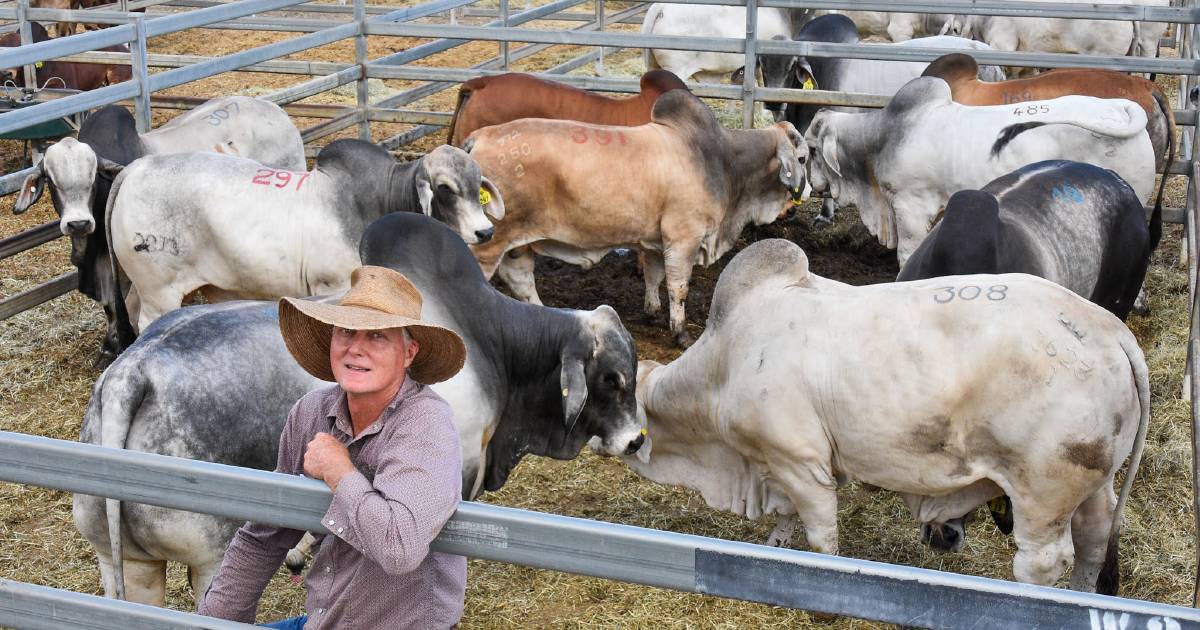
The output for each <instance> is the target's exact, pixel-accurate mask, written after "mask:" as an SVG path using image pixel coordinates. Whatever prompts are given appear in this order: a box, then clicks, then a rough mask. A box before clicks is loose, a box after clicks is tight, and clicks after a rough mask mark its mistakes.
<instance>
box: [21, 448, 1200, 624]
mask: <svg viewBox="0 0 1200 630" xmlns="http://www.w3.org/2000/svg"><path fill="white" fill-rule="evenodd" d="M0 479H2V480H5V481H11V482H16V483H23V484H27V485H35V486H41V487H46V488H55V489H58V490H63V491H67V492H77V493H83V494H91V495H95V496H102V497H111V498H115V499H121V500H124V501H133V502H138V503H148V504H152V505H159V506H163V507H167V508H174V509H181V510H189V511H195V512H203V513H207V514H214V515H217V516H223V517H226V518H231V519H235V520H238V521H246V520H250V521H257V522H263V523H273V524H276V525H281V526H284V527H292V528H296V529H304V530H308V531H314V532H326V531H327V530H326V529H325V528H324V525H322V523H321V517H322V515H323V514H324V513H325V511H326V509H327V508H328V506H329V502H330V498H331V493H330V491H329V489H328V488H327V487H326V486H325V484H323V483H321V482H319V481H316V480H313V479H307V478H304V477H300V476H291V475H281V474H277V473H272V472H265V471H260V470H250V469H245V468H236V467H232V466H225V465H221V464H213V463H208V462H198V461H192V460H187V459H179V458H175V457H165V456H162V455H154V454H150V453H142V452H138V451H127V450H123V449H113V448H106V447H102V446H96V445H92V444H80V443H77V442H70V441H66V440H54V439H50V438H43V437H37V436H30V435H23V434H20V433H8V432H0ZM913 544H918V543H917V542H916V541H915V540H914V541H913ZM433 549H434V550H436V551H441V552H445V553H454V554H460V555H465V556H471V557H475V558H483V559H487V560H495V561H500V562H509V563H514V564H520V565H524V566H530V567H536V568H540V569H549V570H554V571H563V572H567V573H574V574H578V575H589V576H593V577H601V578H606V579H613V580H620V581H623V582H631V583H636V584H646V585H649V586H656V587H660V588H668V589H674V590H679V591H685V592H691V593H701V594H705V595H714V596H718V597H727V598H734V599H743V600H748V601H755V602H761V603H766V604H771V605H776V606H786V607H789V608H801V609H805V610H814V611H818V612H823V613H830V614H836V615H845V616H851V617H859V618H863V619H872V620H877V621H884V622H889V623H897V624H902V625H905V626H915V627H923V628H955V629H957V628H970V627H986V628H1020V629H1021V630H1027V629H1028V628H1035V627H1038V628H1096V629H1099V630H1104V629H1106V628H1109V627H1112V628H1114V629H1115V628H1120V629H1133V628H1139V629H1140V628H1147V629H1150V628H1154V629H1158V630H1165V629H1168V628H1170V629H1183V628H1200V611H1198V610H1195V609H1190V608H1182V607H1179V606H1170V605H1166V604H1159V603H1154V602H1145V601H1139V600H1132V599H1122V598H1117V597H1106V596H1102V595H1095V594H1089V593H1077V592H1073V591H1066V590H1062V589H1056V588H1049V587H1041V586H1032V585H1029V584H1019V583H1015V582H1007V581H1003V580H994V579H988V578H980V577H973V576H967V575H959V574H954V573H945V572H941V571H932V570H928V569H919V568H915V567H907V566H896V565H890V564H884V563H880V562H871V561H867V560H856V559H853V558H844V557H837V556H827V555H822V554H817V553H810V552H804V551H794V550H790V549H779V548H775V547H766V546H762V545H753V544H749V543H741V542H731V541H725V540H717V539H713V538H704V537H701V536H691V535H686V534H676V533H673V532H664V531H658V530H653V529H645V528H641V527H632V526H629V525H618V524H612V523H604V522H599V521H590V520H585V519H579V518H571V517H565V516H556V515H552V514H543V513H539V512H532V511H528V510H518V509H513V508H506V507H499V506H494V505H486V504H482V503H471V502H464V503H462V504H460V506H459V508H458V511H457V512H456V513H455V515H454V517H453V518H452V519H451V520H450V522H449V523H447V524H446V526H445V527H444V528H443V529H442V532H441V534H439V535H438V538H437V540H436V541H435V542H434V544H433ZM47 595H48V596H49V597H53V594H47ZM164 614H176V613H167V612H165V611H164ZM4 615H5V611H4V609H3V608H2V607H0V625H8V624H10V623H11V620H10V619H7V618H5V617H4ZM86 622H87V620H86V619H83V620H82V623H86ZM57 627H58V628H72V627H84V626H71V625H65V624H64V625H60V626H57ZM86 627H93V626H86Z"/></svg>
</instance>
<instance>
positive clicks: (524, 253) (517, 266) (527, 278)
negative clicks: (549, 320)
mask: <svg viewBox="0 0 1200 630" xmlns="http://www.w3.org/2000/svg"><path fill="white" fill-rule="evenodd" d="M534 262H535V258H534V256H533V252H531V251H530V250H529V248H528V247H521V248H518V249H514V250H513V251H511V252H509V253H508V254H507V255H506V256H504V257H503V258H501V260H500V266H499V267H498V268H497V269H496V274H497V275H499V276H500V279H501V280H503V281H504V284H506V285H508V288H509V290H510V291H512V294H513V297H515V298H517V299H518V300H521V301H522V302H529V303H530V304H537V305H539V306H540V305H541V304H542V299H541V298H540V297H538V293H537V280H536V279H535V278H534V276H533V265H534Z"/></svg>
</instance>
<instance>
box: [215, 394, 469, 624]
mask: <svg viewBox="0 0 1200 630" xmlns="http://www.w3.org/2000/svg"><path fill="white" fill-rule="evenodd" d="M321 432H327V433H330V434H332V435H333V436H334V437H336V438H337V439H338V440H339V441H340V442H341V443H343V444H345V445H346V446H347V447H348V448H349V450H350V459H351V460H352V461H353V462H354V466H355V468H357V469H358V471H357V472H352V473H349V474H347V475H345V476H344V477H342V479H341V481H340V482H339V483H338V488H337V491H336V492H334V493H333V502H332V503H331V504H330V506H329V511H328V512H326V513H325V516H324V517H322V519H321V521H322V522H323V523H324V524H325V527H326V528H328V529H329V531H330V532H332V535H325V536H321V535H318V536H317V540H318V545H319V548H318V549H317V551H316V553H315V555H314V557H313V563H312V568H311V569H310V570H309V572H308V576H307V578H306V585H307V587H308V598H307V599H306V600H305V603H304V609H305V612H306V613H307V614H308V623H307V624H306V625H305V626H304V627H305V630H327V629H328V630H332V629H334V628H360V629H362V630H369V629H372V628H381V629H391V628H421V629H425V628H448V627H450V626H453V625H454V624H456V623H458V620H459V618H461V617H462V612H463V599H464V597H465V593H466V584H467V559H466V558H465V557H463V556H457V555H451V554H444V553H430V551H429V544H430V543H431V542H432V541H433V539H434V538H435V537H436V536H437V534H438V532H440V531H441V529H442V525H444V524H445V523H446V521H447V520H448V519H449V518H450V516H451V515H453V514H454V510H455V508H456V507H457V506H458V500H459V497H460V494H461V492H462V472H461V470H462V455H461V452H460V448H459V442H458V431H457V430H456V429H455V426H454V415H453V412H452V411H451V410H450V405H449V404H447V403H446V401H445V400H443V399H442V398H441V397H440V396H438V395H437V394H436V393H434V391H433V390H432V389H430V388H428V387H426V386H424V385H421V384H419V383H417V382H416V381H414V380H412V379H411V378H409V379H405V382H404V385H403V387H401V388H400V392H399V393H398V394H397V395H396V398H395V399H394V400H393V401H392V402H391V403H390V404H389V405H388V407H387V408H386V409H385V410H384V411H383V413H382V414H381V415H380V416H379V418H378V419H377V420H376V421H375V422H374V423H372V424H371V426H369V427H367V428H366V429H364V430H363V431H362V433H360V434H359V435H358V437H352V434H353V431H352V429H351V424H350V413H349V411H348V409H347V407H346V394H345V392H344V391H342V388H341V387H338V386H336V385H334V386H331V387H327V388H324V389H320V390H317V391H314V392H309V393H308V394H307V395H305V396H304V397H303V398H301V399H300V400H299V402H297V403H296V405H295V406H294V407H292V411H291V413H289V414H288V419H287V423H286V424H285V425H284V427H283V434H282V435H281V436H280V438H279V462H278V465H277V466H276V468H275V470H276V471H277V472H281V473H287V474H294V475H298V474H302V473H303V472H304V466H303V464H304V448H305V446H306V445H307V444H308V442H309V441H310V440H312V438H313V436H315V435H316V434H317V433H321ZM303 534H304V532H301V531H298V530H294V529H287V528H284V527H276V526H274V525H261V524H258V523H246V524H245V525H244V526H242V528H241V529H239V530H238V531H237V534H235V535H234V537H233V540H232V541H231V542H230V543H229V549H228V550H227V551H226V552H225V559H224V561H223V562H222V563H221V568H220V569H219V570H218V571H217V575H216V577H215V578H214V579H213V582H212V586H211V587H209V589H208V592H207V593H206V594H205V595H204V599H203V601H202V602H201V604H200V610H199V612H200V614H202V615H208V616H211V617H220V618H222V619H230V620H234V621H243V622H246V623H253V622H254V618H255V613H256V611H257V609H258V600H259V598H261V597H262V592H263V589H264V588H265V587H266V585H267V583H268V582H269V581H270V580H271V576H273V575H274V574H275V571H276V570H277V569H278V568H279V565H280V564H281V563H282V562H283V558H284V556H285V555H286V554H287V551H288V549H290V548H292V547H293V546H295V544H296V543H297V542H299V540H300V537H301V536H303Z"/></svg>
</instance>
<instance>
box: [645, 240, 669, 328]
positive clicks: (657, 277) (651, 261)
mask: <svg viewBox="0 0 1200 630" xmlns="http://www.w3.org/2000/svg"><path fill="white" fill-rule="evenodd" d="M666 277H667V270H666V267H665V266H664V263H663V257H662V254H660V253H658V252H655V251H643V252H642V279H643V280H645V282H646V301H645V305H644V307H643V310H644V311H645V312H646V314H647V315H655V314H657V313H658V312H659V311H660V310H662V301H661V300H660V299H659V291H660V290H661V289H662V283H663V280H664V279H666Z"/></svg>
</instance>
